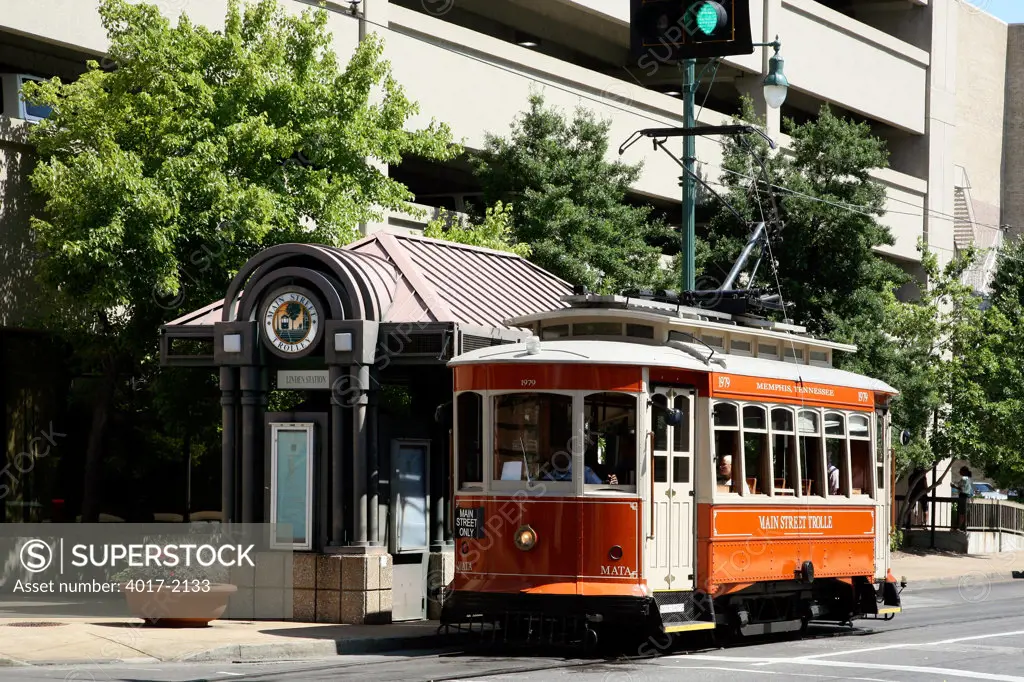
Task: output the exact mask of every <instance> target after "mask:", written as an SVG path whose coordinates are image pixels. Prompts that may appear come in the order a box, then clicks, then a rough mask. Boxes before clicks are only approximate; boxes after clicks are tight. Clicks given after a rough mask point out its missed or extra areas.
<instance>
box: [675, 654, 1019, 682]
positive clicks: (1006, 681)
mask: <svg viewBox="0 0 1024 682" xmlns="http://www.w3.org/2000/svg"><path fill="white" fill-rule="evenodd" d="M680 658H688V659H691V660H698V661H723V662H727V663H756V662H757V661H771V662H773V663H780V664H783V665H796V666H805V665H818V666H822V667H825V668H857V669H861V670H885V671H888V672H908V673H923V674H925V675H939V676H942V677H965V678H968V679H972V680H998V681H999V682H1024V677H1016V676H1014V675H998V674H995V673H977V672H972V671H970V670H949V669H947V668H927V667H924V666H917V665H886V664H884V663H852V662H846V661H821V660H808V659H806V658H744V657H742V656H707V655H703V654H689V655H684V656H681V657H680ZM665 667H668V668H672V667H675V666H665ZM748 672H761V671H759V670H758V671H755V670H750V671H748Z"/></svg>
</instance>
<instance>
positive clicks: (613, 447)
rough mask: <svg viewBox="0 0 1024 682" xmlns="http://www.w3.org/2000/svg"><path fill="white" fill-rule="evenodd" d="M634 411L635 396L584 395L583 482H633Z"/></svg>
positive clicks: (635, 411)
mask: <svg viewBox="0 0 1024 682" xmlns="http://www.w3.org/2000/svg"><path fill="white" fill-rule="evenodd" d="M636 413H637V399H636V396H632V395H626V394H624V393H594V394H591V395H588V396H587V397H586V398H584V400H583V427H584V436H585V438H584V441H583V445H584V447H585V448H586V450H585V451H584V454H583V463H584V465H585V468H584V470H583V475H584V479H583V482H584V483H587V484H604V485H618V486H629V487H633V486H636ZM677 430H678V429H677Z"/></svg>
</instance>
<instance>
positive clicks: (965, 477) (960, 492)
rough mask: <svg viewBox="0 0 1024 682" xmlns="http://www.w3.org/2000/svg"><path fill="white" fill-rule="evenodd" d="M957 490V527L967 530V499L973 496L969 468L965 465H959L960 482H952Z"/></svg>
mask: <svg viewBox="0 0 1024 682" xmlns="http://www.w3.org/2000/svg"><path fill="white" fill-rule="evenodd" d="M952 487H953V489H954V490H956V491H957V500H956V501H957V504H956V511H957V516H958V517H959V518H958V523H957V528H958V529H959V530H962V531H964V532H965V533H966V532H967V500H969V499H970V498H972V497H974V484H973V483H971V470H970V469H968V468H967V467H966V466H962V467H960V482H959V483H954V484H953V486H952Z"/></svg>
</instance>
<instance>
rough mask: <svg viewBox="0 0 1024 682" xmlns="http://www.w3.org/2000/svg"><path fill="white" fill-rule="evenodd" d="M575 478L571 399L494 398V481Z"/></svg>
mask: <svg viewBox="0 0 1024 682" xmlns="http://www.w3.org/2000/svg"><path fill="white" fill-rule="evenodd" d="M572 478H573V472H572V397H571V396H567V395H556V394H552V393H509V394H506V395H499V396H495V398H494V479H495V480H496V481H539V480H545V481H568V482H571V481H572Z"/></svg>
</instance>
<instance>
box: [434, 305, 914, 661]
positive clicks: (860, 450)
mask: <svg viewBox="0 0 1024 682" xmlns="http://www.w3.org/2000/svg"><path fill="white" fill-rule="evenodd" d="M567 301H568V302H569V304H570V307H568V308H560V309H557V310H552V311H550V312H545V313H540V314H535V315H531V316H528V317H523V318H519V319H517V320H512V321H511V324H515V325H517V326H522V327H526V328H532V329H533V330H534V333H535V334H536V337H535V338H534V339H533V340H531V341H530V342H529V343H526V344H515V345H511V346H501V347H492V348H484V349H480V350H476V351H472V352H469V353H465V354H463V355H461V356H458V357H456V358H455V359H453V360H452V361H451V363H450V365H451V366H452V367H453V368H454V382H455V426H454V436H455V438H454V449H455V458H456V464H455V467H456V468H455V471H456V472H457V477H456V481H455V485H456V495H455V509H454V519H455V553H456V555H455V559H456V567H455V577H454V581H453V583H452V585H451V587H450V590H449V591H448V594H447V595H446V597H445V603H444V608H443V614H442V624H446V625H459V626H466V625H469V626H473V625H476V624H484V625H490V626H492V627H491V629H490V631H491V632H495V631H496V633H497V635H496V636H498V637H502V636H506V637H507V636H510V635H515V634H517V633H518V632H519V631H520V630H523V629H525V630H526V631H527V632H528V633H529V634H532V636H533V637H540V638H543V639H545V640H547V639H549V638H550V639H555V638H561V637H562V636H563V635H569V636H575V637H576V638H579V637H581V636H585V637H586V639H587V640H589V641H596V639H597V633H598V632H601V631H602V630H609V629H619V628H621V629H628V630H629V631H631V632H639V631H640V629H641V628H643V629H645V631H647V632H651V633H676V632H684V631H692V630H704V629H714V628H716V627H722V628H728V629H729V630H730V631H731V632H734V633H740V634H751V633H757V632H778V631H785V630H799V629H801V628H803V627H805V626H806V624H807V623H808V622H809V621H812V620H813V621H831V622H838V623H844V622H851V621H852V620H853V619H857V618H865V617H884V618H891V617H892V614H895V613H898V612H899V611H900V599H899V593H898V590H897V587H896V585H895V581H894V578H893V576H892V574H891V573H890V572H889V516H890V504H891V502H890V499H891V497H890V492H891V491H890V490H889V485H890V482H889V475H890V471H891V467H892V461H891V449H890V447H889V443H890V437H889V429H890V426H889V415H888V404H889V401H890V400H891V399H892V398H893V397H894V396H895V395H896V391H895V389H893V388H892V387H890V386H888V385H886V384H885V383H883V382H881V381H877V380H874V379H871V378H868V377H865V376H860V375H857V374H853V373H850V372H846V371H840V370H838V369H835V368H834V367H832V357H833V353H836V352H841V351H845V352H850V351H855V350H856V348H855V347H852V346H848V345H842V344H837V343H831V342H826V341H821V340H818V339H814V338H810V337H808V336H806V335H805V334H804V333H803V332H804V330H803V329H802V328H800V327H796V326H792V325H781V324H777V323H772V322H769V321H766V320H763V319H760V318H752V317H746V316H743V315H729V314H725V313H720V312H716V311H713V310H705V309H697V308H687V307H684V306H682V305H673V304H669V303H664V302H658V301H656V300H644V299H636V298H625V297H621V296H594V295H589V294H581V295H576V296H572V297H569V298H568V299H567Z"/></svg>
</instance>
